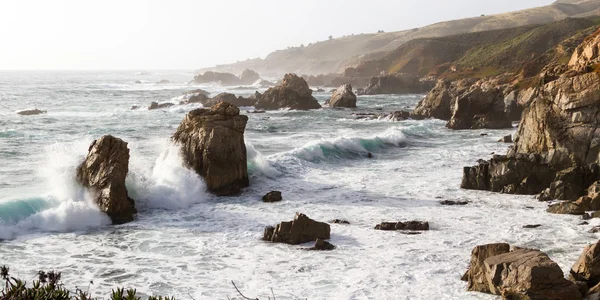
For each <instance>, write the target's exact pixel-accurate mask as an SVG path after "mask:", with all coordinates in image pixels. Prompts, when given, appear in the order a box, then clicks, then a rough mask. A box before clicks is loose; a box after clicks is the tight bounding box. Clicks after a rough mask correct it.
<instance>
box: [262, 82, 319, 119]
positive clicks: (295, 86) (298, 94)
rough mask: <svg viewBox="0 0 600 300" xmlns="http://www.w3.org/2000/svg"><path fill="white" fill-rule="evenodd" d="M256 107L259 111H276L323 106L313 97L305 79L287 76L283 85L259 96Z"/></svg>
mask: <svg viewBox="0 0 600 300" xmlns="http://www.w3.org/2000/svg"><path fill="white" fill-rule="evenodd" d="M257 100H258V101H257V102H256V104H255V105H254V106H255V107H256V108H257V109H265V110H276V109H281V108H289V109H298V110H309V109H319V108H321V105H320V104H319V102H318V101H317V99H315V97H313V96H312V90H311V89H310V88H309V87H308V84H307V83H306V81H305V80H304V79H302V78H301V77H298V76H297V75H296V74H286V75H285V77H284V78H283V82H282V84H281V85H278V86H275V87H272V88H270V89H268V90H267V91H265V92H264V94H262V95H260V94H258V95H257Z"/></svg>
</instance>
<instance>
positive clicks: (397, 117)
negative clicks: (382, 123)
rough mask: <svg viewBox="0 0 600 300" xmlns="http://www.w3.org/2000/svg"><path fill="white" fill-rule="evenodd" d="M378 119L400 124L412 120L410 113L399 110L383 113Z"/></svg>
mask: <svg viewBox="0 0 600 300" xmlns="http://www.w3.org/2000/svg"><path fill="white" fill-rule="evenodd" d="M377 118H378V119H380V120H389V121H394V122H398V121H404V120H407V119H409V118H410V112H407V111H403V110H398V111H393V112H391V113H387V114H386V113H382V114H379V115H377Z"/></svg>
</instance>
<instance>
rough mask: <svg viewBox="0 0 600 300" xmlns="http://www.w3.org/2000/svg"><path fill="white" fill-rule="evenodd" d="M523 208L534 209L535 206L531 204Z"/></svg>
mask: <svg viewBox="0 0 600 300" xmlns="http://www.w3.org/2000/svg"><path fill="white" fill-rule="evenodd" d="M525 208H527V209H535V207H533V206H525Z"/></svg>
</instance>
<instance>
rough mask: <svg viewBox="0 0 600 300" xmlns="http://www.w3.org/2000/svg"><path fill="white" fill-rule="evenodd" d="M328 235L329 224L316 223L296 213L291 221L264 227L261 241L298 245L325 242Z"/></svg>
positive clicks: (329, 231) (329, 230)
mask: <svg viewBox="0 0 600 300" xmlns="http://www.w3.org/2000/svg"><path fill="white" fill-rule="evenodd" d="M330 234H331V228H330V226H329V224H327V223H323V222H317V221H315V220H312V219H311V218H309V217H307V216H306V215H305V214H301V213H297V214H296V216H295V217H294V220H293V221H290V222H281V223H279V224H277V226H276V227H271V226H268V227H266V228H265V232H264V236H263V240H265V241H270V242H275V243H286V244H291V245H298V244H303V243H307V242H311V241H316V240H317V239H323V240H327V239H329V236H330Z"/></svg>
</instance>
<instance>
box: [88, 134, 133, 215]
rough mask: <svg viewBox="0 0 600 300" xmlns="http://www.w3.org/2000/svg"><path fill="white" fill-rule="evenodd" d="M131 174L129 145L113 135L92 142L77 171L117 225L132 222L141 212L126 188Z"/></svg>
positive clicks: (98, 203) (95, 198) (100, 206)
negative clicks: (126, 181) (127, 178)
mask: <svg viewBox="0 0 600 300" xmlns="http://www.w3.org/2000/svg"><path fill="white" fill-rule="evenodd" d="M128 171H129V149H128V148H127V143H126V142H124V141H123V140H121V139H119V138H115V137H113V136H111V135H105V136H103V137H101V138H100V139H98V140H95V141H94V142H92V144H91V145H90V148H89V150H88V155H87V157H86V159H85V161H83V162H82V163H81V164H80V165H79V167H78V168H77V182H79V183H80V184H81V185H83V186H84V187H86V188H88V189H89V190H90V192H91V193H92V196H93V198H94V201H95V202H96V204H97V205H98V207H99V208H100V210H101V211H102V212H104V213H106V214H107V215H108V216H109V217H110V218H111V220H112V222H113V224H122V223H127V222H131V221H133V217H134V215H135V214H136V212H137V211H136V209H135V203H134V201H133V199H131V198H129V196H128V195H127V187H126V186H125V177H127V172H128Z"/></svg>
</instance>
